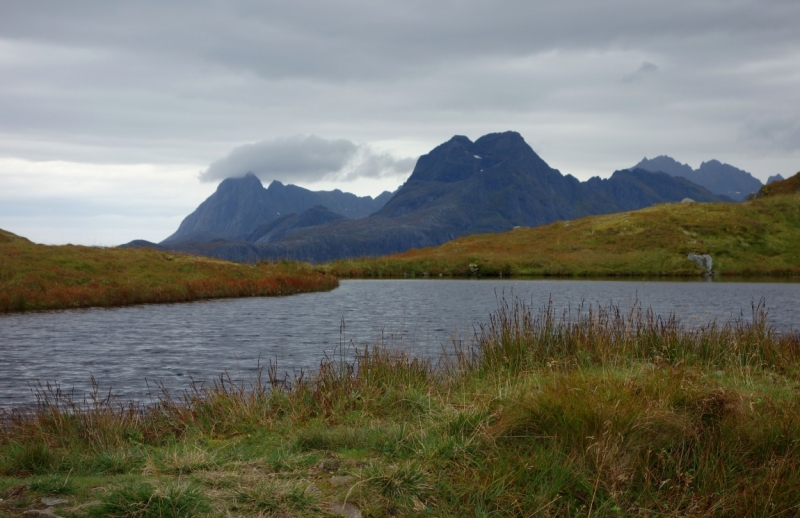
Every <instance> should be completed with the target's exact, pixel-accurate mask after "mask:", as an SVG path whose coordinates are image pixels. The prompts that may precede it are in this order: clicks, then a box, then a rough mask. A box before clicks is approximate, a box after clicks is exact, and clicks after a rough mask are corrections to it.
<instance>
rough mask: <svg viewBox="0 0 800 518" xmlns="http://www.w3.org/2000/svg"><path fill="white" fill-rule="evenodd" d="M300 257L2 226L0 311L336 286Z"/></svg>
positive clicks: (245, 295) (102, 304)
mask: <svg viewBox="0 0 800 518" xmlns="http://www.w3.org/2000/svg"><path fill="white" fill-rule="evenodd" d="M337 285H338V282H337V280H336V278H334V277H333V276H331V275H325V274H323V273H320V272H316V271H312V270H311V269H310V268H309V267H308V266H306V265H304V264H301V263H292V262H280V263H261V264H258V265H256V266H251V265H243V264H237V263H229V262H226V261H218V260H214V259H208V258H203V257H195V256H190V255H185V254H172V253H164V252H159V251H155V250H145V249H140V250H134V249H121V248H105V249H101V248H95V247H85V246H73V245H65V246H45V245H37V244H34V243H31V242H30V241H28V240H27V239H25V238H22V237H19V236H16V235H14V234H11V233H9V232H5V231H2V230H0V312H9V311H23V310H30V309H63V308H81V307H91V306H103V307H107V306H122V305H127V304H141V303H149V302H186V301H192V300H199V299H211V298H221V297H249V296H269V295H289V294H292V293H302V292H309V291H323V290H330V289H333V288H335V287H336V286H337Z"/></svg>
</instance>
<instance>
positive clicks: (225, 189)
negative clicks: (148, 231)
mask: <svg viewBox="0 0 800 518" xmlns="http://www.w3.org/2000/svg"><path fill="white" fill-rule="evenodd" d="M391 197H392V193H389V192H384V193H383V194H381V195H380V196H378V197H377V198H375V199H373V198H372V197H370V196H363V197H359V196H356V195H355V194H350V193H348V192H342V191H340V190H338V189H337V190H335V191H310V190H308V189H304V188H302V187H298V186H296V185H283V184H282V183H281V182H278V181H274V182H272V183H271V184H270V185H269V187H268V188H267V189H264V186H263V185H262V184H261V181H260V180H259V179H258V178H257V177H256V176H255V175H254V174H253V173H247V174H246V175H245V176H244V178H228V179H226V180H223V181H222V183H220V184H219V186H218V187H217V191H216V192H215V193H214V194H212V195H211V196H209V197H208V199H206V200H205V201H204V202H203V203H201V204H200V206H199V207H197V209H196V210H195V211H194V212H192V213H191V214H189V215H188V216H187V217H186V218H185V219H184V220H183V222H182V223H181V225H180V227H179V228H178V230H177V231H176V232H175V233H174V234H172V235H171V236H169V237H168V238H167V239H165V240H164V241H162V242H161V244H163V245H169V244H174V243H180V242H188V241H200V242H210V241H214V240H216V239H228V240H246V239H247V238H248V236H250V235H251V234H252V233H253V232H254V231H255V230H256V229H257V228H258V227H260V226H261V225H263V224H265V223H267V222H270V221H272V220H274V219H277V218H280V217H281V216H282V215H289V214H298V213H302V212H305V211H306V210H308V209H310V208H312V207H314V206H317V205H320V206H323V207H325V208H326V209H327V210H328V211H330V212H332V213H335V214H338V215H340V216H342V217H345V218H364V217H366V216H369V215H370V214H372V213H374V212H376V211H377V210H379V209H380V208H381V207H383V206H384V205H385V204H386V202H387V201H388V200H389V199H390V198H391Z"/></svg>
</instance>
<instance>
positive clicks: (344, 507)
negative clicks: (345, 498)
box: [328, 503, 362, 518]
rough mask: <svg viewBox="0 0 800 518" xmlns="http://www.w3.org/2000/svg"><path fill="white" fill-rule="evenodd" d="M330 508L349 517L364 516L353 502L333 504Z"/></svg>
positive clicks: (336, 513) (340, 514)
mask: <svg viewBox="0 0 800 518" xmlns="http://www.w3.org/2000/svg"><path fill="white" fill-rule="evenodd" d="M328 509H329V510H330V512H331V513H332V514H335V515H337V516H345V517H347V518H362V515H361V511H359V510H358V507H356V506H354V505H353V504H351V503H344V504H331V505H330V506H329V507H328Z"/></svg>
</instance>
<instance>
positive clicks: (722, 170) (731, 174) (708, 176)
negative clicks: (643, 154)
mask: <svg viewBox="0 0 800 518" xmlns="http://www.w3.org/2000/svg"><path fill="white" fill-rule="evenodd" d="M634 168H638V169H644V170H645V171H652V172H662V173H667V174H668V175H670V176H676V177H682V178H686V179H687V180H690V181H692V182H694V183H696V184H697V185H702V186H703V187H705V188H706V189H708V190H709V191H711V192H712V193H714V194H719V195H722V196H727V197H728V198H730V199H732V200H735V201H744V200H745V199H747V196H748V195H749V194H750V193H754V192H757V191H758V190H759V189H760V188H761V186H762V185H763V184H762V183H761V180H759V179H758V178H756V177H754V176H753V175H751V174H750V173H748V172H747V171H743V170H741V169H738V168H736V167H733V166H732V165H730V164H723V163H722V162H720V161H719V160H709V161H708V162H703V163H702V164H700V167H699V168H698V169H692V168H691V166H689V165H688V164H682V163H680V162H678V161H677V160H675V159H674V158H672V157H669V156H666V155H661V156H657V157H655V158H650V159H648V158H643V159H642V161H641V162H639V163H638V164H636V165H635V166H634ZM778 176H780V175H778ZM775 179H777V178H775Z"/></svg>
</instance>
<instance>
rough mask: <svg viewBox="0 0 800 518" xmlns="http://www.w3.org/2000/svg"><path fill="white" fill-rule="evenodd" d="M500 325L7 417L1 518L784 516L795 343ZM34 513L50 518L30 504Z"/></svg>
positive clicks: (603, 322) (605, 315)
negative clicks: (434, 350)
mask: <svg viewBox="0 0 800 518" xmlns="http://www.w3.org/2000/svg"><path fill="white" fill-rule="evenodd" d="M765 322H766V320H765V317H764V314H763V312H760V311H759V310H758V309H757V310H756V311H754V319H753V321H752V322H751V323H748V324H737V325H729V326H716V325H711V326H707V327H705V328H701V329H694V330H688V329H684V328H682V327H681V326H680V325H679V324H678V323H676V322H675V321H674V320H671V319H667V320H660V319H656V318H654V317H653V315H651V314H649V313H647V312H642V311H640V310H637V309H634V310H633V311H631V312H628V313H625V314H623V313H621V312H620V311H619V310H618V309H617V308H613V307H612V308H605V309H601V310H597V309H594V310H592V311H588V312H584V313H583V314H580V315H575V314H573V315H567V316H566V317H564V318H557V315H555V314H554V313H553V311H552V310H547V309H545V310H542V311H540V312H538V313H535V312H531V311H530V310H529V309H528V308H525V307H524V306H521V305H519V304H517V305H514V306H511V307H509V306H503V307H501V308H500V309H499V310H498V312H497V313H496V314H495V315H494V316H493V318H492V319H491V321H490V322H489V323H488V324H487V325H486V326H484V327H483V328H482V329H481V330H480V332H479V334H478V336H477V337H476V342H475V345H474V347H470V348H465V347H462V348H460V349H459V350H457V354H455V355H453V356H448V357H445V358H444V359H443V360H442V361H441V362H439V363H438V364H436V365H432V364H429V363H426V362H424V361H420V360H417V359H412V358H408V357H405V356H403V355H401V354H395V353H390V352H388V351H387V350H386V349H384V348H380V347H378V348H375V349H371V350H366V351H362V352H361V353H360V354H359V355H358V357H357V359H356V360H355V362H354V363H350V364H348V363H346V362H342V361H325V362H323V363H322V364H321V365H320V368H319V370H318V372H316V373H315V374H313V375H311V376H306V377H304V378H300V379H294V380H291V383H289V381H288V380H286V379H279V378H278V377H277V376H276V369H274V368H273V369H271V370H269V371H268V372H267V373H266V379H264V380H259V381H258V382H257V383H255V385H254V386H253V387H250V388H249V389H244V388H243V387H237V386H232V385H231V384H230V383H229V382H227V381H226V380H225V379H224V378H222V379H221V380H220V381H219V382H218V383H216V384H215V385H214V386H207V387H204V388H203V387H197V388H196V389H195V390H194V391H191V392H189V393H187V394H185V396H184V397H183V398H182V399H181V400H179V401H176V400H173V399H172V398H170V397H169V396H168V395H165V396H164V398H163V399H162V400H161V401H160V402H159V404H157V405H155V406H152V407H150V408H143V407H140V406H136V405H132V404H127V405H126V404H122V403H120V402H116V401H113V400H109V399H105V400H103V399H100V398H96V399H94V400H93V399H91V398H90V399H89V400H88V402H83V403H77V402H72V401H70V400H69V399H68V398H65V397H64V396H63V395H62V394H60V393H58V392H57V391H55V392H54V391H47V390H44V391H42V392H41V393H40V397H41V399H40V404H39V406H38V407H36V408H32V409H28V410H17V411H8V412H6V413H5V415H4V416H3V421H2V425H3V426H2V432H0V475H1V476H2V478H0V497H1V498H3V499H4V500H3V501H2V502H0V513H5V514H4V515H6V516H21V515H22V512H23V511H24V510H26V509H29V508H31V507H35V506H36V505H37V502H38V501H39V499H40V498H41V497H43V496H46V495H62V496H63V497H64V498H65V499H66V500H67V503H66V504H63V505H62V507H61V508H60V510H59V514H61V515H62V516H73V517H88V516H117V517H123V516H128V517H134V516H137V517H141V516H159V517H172V516H176V517H177V516H331V515H333V511H334V510H335V508H334V507H333V506H334V505H335V504H338V505H339V506H340V508H341V505H342V504H344V503H349V504H352V505H355V506H356V507H357V508H358V509H360V512H361V513H362V514H363V515H364V516H497V517H500V516H763V517H768V516H793V515H796V514H798V509H799V508H798V504H800V396H798V394H799V393H800V392H799V391H800V383H799V381H800V379H798V376H799V375H800V335H797V334H784V335H777V334H774V333H773V332H772V331H771V330H770V329H769V328H768V327H767V325H766V323H765ZM39 507H43V506H42V505H39Z"/></svg>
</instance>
